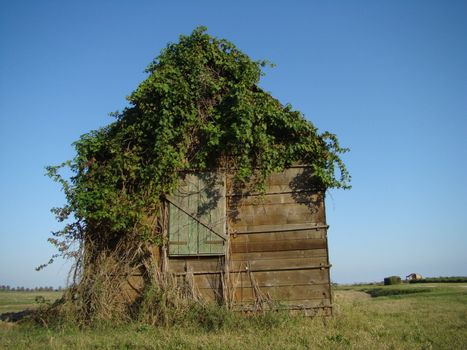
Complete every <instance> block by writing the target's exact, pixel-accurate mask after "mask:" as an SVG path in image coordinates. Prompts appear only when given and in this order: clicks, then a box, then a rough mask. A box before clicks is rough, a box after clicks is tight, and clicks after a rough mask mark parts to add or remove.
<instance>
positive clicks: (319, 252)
mask: <svg viewBox="0 0 467 350" xmlns="http://www.w3.org/2000/svg"><path fill="white" fill-rule="evenodd" d="M327 254H328V252H327V250H326V249H310V250H303V249H301V250H289V251H275V252H250V253H240V252H238V253H232V261H239V260H263V259H274V260H278V259H287V258H315V257H324V258H327Z"/></svg>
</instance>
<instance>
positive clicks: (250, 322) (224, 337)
mask: <svg viewBox="0 0 467 350" xmlns="http://www.w3.org/2000/svg"><path fill="white" fill-rule="evenodd" d="M369 293H371V294H372V295H373V297H371V296H370V294H369ZM42 294H44V293H42ZM55 296H57V295H56V294H55ZM334 296H335V300H334V305H335V315H334V317H332V318H328V319H322V318H314V319H309V318H301V317H289V316H287V315H285V314H270V315H265V316H263V317H249V318H246V317H234V318H233V319H230V320H229V321H228V322H227V321H226V322H224V323H223V324H222V323H221V324H220V325H219V327H218V328H215V329H210V328H209V327H203V326H200V325H185V326H183V327H182V326H179V327H171V328H161V327H152V326H149V325H145V324H140V323H134V324H130V325H125V326H118V327H115V326H102V327H99V328H95V329H88V330H78V329H76V328H73V327H64V328H62V329H48V328H46V327H38V326H30V325H27V324H19V325H18V324H11V323H6V322H3V323H1V322H0V348H1V349H23V348H29V349H70V348H71V349H250V348H254V349H310V348H318V349H467V284H466V283H456V284H454V283H453V284H449V283H446V284H444V283H436V284H423V285H414V284H411V285H402V286H362V285H360V286H340V287H338V288H336V290H335V293H334ZM23 297H24V300H22V298H23ZM31 298H32V299H31ZM53 298H54V295H50V296H49V299H53ZM33 299H34V298H33V296H32V295H28V293H19V295H16V296H13V295H8V293H0V305H1V307H5V308H6V309H8V310H13V308H15V307H16V306H18V307H19V305H33V304H34V302H33ZM12 300H14V301H15V303H16V304H15V306H13V302H12ZM31 301H32V304H31ZM5 305H11V306H5ZM18 307H16V310H18ZM1 310H2V311H1V312H3V311H4V310H5V309H1Z"/></svg>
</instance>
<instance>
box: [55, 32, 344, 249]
mask: <svg viewBox="0 0 467 350" xmlns="http://www.w3.org/2000/svg"><path fill="white" fill-rule="evenodd" d="M268 64H269V63H268V62H267V61H253V60H251V59H250V58H249V57H248V56H247V55H245V54H244V53H242V52H241V51H239V50H238V49H237V48H236V47H235V45H233V44H232V43H230V42H229V41H227V40H224V39H217V38H214V37H211V36H209V35H208V34H207V33H206V28H204V27H199V28H197V29H195V30H194V31H193V32H192V34H191V35H189V36H183V35H182V36H181V37H180V40H179V42H178V43H171V44H169V45H168V46H167V47H166V48H165V49H164V50H162V52H161V54H160V56H159V57H157V58H156V59H155V60H154V61H153V62H152V63H151V64H150V65H149V66H148V68H147V70H146V72H147V73H148V74H149V76H148V78H147V79H146V80H145V81H143V82H142V83H141V84H140V85H139V86H138V87H137V89H136V90H135V91H134V92H132V93H131V94H130V96H129V97H128V101H129V102H130V104H131V107H129V108H126V109H125V110H123V111H122V112H120V113H119V112H115V113H112V116H113V117H114V118H115V121H114V122H113V123H111V124H109V125H108V126H106V127H104V128H101V129H99V130H94V131H91V132H89V133H88V134H85V135H83V136H81V138H80V139H79V140H78V141H77V142H76V143H75V144H74V146H75V149H76V157H75V158H74V159H73V160H72V161H69V162H67V163H64V164H62V165H61V166H59V167H48V168H47V171H48V175H49V176H50V177H51V178H53V179H54V180H56V181H58V182H59V183H60V184H61V185H62V187H63V189H64V191H65V194H66V196H67V201H68V203H67V205H66V206H65V207H64V208H62V209H57V210H56V211H55V213H56V214H57V217H58V218H59V220H60V218H64V215H65V214H66V218H68V216H71V217H75V218H76V219H77V220H78V221H79V223H80V224H79V226H68V229H69V230H68V231H67V229H66V228H65V230H64V231H62V232H61V233H59V234H58V235H61V236H62V237H66V238H73V237H75V238H76V237H82V236H80V235H78V234H77V230H78V229H77V227H79V230H78V231H80V232H81V231H84V232H85V235H86V237H89V238H91V239H95V240H98V241H100V242H107V243H108V244H110V243H111V242H114V243H115V240H119V239H122V238H126V239H127V238H131V237H133V238H134V239H136V240H140V241H141V240H144V241H155V238H154V235H156V233H155V232H154V228H153V229H152V230H153V231H152V232H150V231H148V226H147V222H148V218H149V217H154V216H157V215H158V212H157V208H158V205H159V200H160V198H161V196H162V195H164V194H166V193H170V192H171V191H173V189H174V188H175V186H176V184H177V181H178V174H177V171H178V170H181V169H193V168H195V169H200V170H203V169H205V168H211V167H217V166H227V167H229V168H230V169H233V170H232V171H235V172H236V175H237V178H238V179H239V180H243V181H247V180H248V179H249V178H250V177H251V176H253V175H256V176H255V177H256V178H257V179H258V183H257V186H258V188H264V179H265V178H266V177H267V176H268V175H269V174H271V173H272V172H276V171H280V170H282V169H283V168H284V167H287V166H290V165H292V164H294V163H300V164H308V165H310V166H312V168H313V170H314V173H315V175H316V177H317V178H318V180H319V181H320V182H321V184H322V187H323V188H331V187H334V188H350V186H349V181H350V175H349V173H348V171H347V169H346V167H345V165H344V163H343V162H342V160H341V158H340V154H342V153H345V152H346V151H348V150H347V149H345V148H341V147H340V145H339V142H338V140H337V137H336V136H335V135H333V134H330V133H327V132H326V133H324V134H321V135H320V134H319V133H318V131H317V129H316V128H315V127H314V126H313V124H311V123H310V122H309V121H307V120H306V119H305V118H304V117H303V115H302V114H301V113H300V112H298V111H294V110H293V109H292V107H291V106H290V105H286V106H283V105H281V104H280V103H279V101H277V100H275V99H274V98H273V97H271V96H270V95H269V94H268V93H266V92H264V91H263V90H261V89H260V88H259V87H258V83H259V79H260V76H261V75H262V68H263V67H265V66H267V65H268ZM63 166H68V167H70V169H71V170H72V172H73V176H72V177H71V178H70V179H69V181H66V180H64V179H63V178H62V177H61V176H60V175H59V174H58V171H59V169H60V167H63ZM63 220H65V219H63ZM63 220H61V221H63ZM80 234H81V233H80ZM67 246H69V244H68V245H67Z"/></svg>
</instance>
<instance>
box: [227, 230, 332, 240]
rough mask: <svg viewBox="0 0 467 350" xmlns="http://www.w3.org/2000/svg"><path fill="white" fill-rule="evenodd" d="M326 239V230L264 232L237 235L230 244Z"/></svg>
mask: <svg viewBox="0 0 467 350" xmlns="http://www.w3.org/2000/svg"><path fill="white" fill-rule="evenodd" d="M324 238H326V230H325V229H318V230H315V229H313V230H301V231H281V232H265V233H255V234H239V235H235V234H234V235H233V237H232V243H240V242H270V241H281V240H294V239H302V240H303V239H324Z"/></svg>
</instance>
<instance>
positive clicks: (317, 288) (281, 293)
mask: <svg viewBox="0 0 467 350" xmlns="http://www.w3.org/2000/svg"><path fill="white" fill-rule="evenodd" d="M259 290H260V293H261V294H262V295H263V296H266V297H268V298H270V299H272V300H276V301H285V300H313V299H329V298H330V295H331V294H330V290H329V284H313V285H294V286H274V287H261V288H259ZM233 295H234V300H235V301H254V300H255V299H256V294H255V290H254V289H253V288H251V287H244V288H236V289H235V291H234V294H233Z"/></svg>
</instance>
